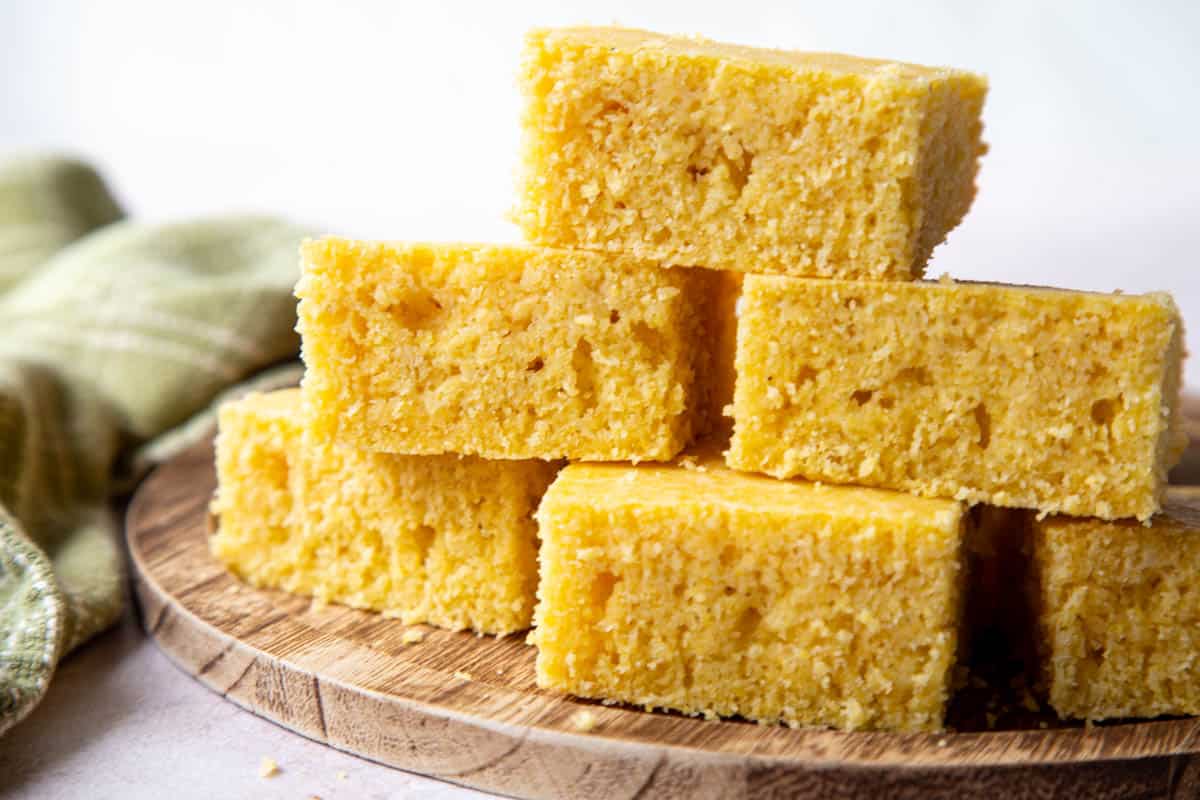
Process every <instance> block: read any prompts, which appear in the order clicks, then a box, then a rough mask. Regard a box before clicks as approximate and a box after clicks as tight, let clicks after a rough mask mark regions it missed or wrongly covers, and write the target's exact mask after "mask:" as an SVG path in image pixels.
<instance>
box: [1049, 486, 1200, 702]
mask: <svg viewBox="0 0 1200 800" xmlns="http://www.w3.org/2000/svg"><path fill="white" fill-rule="evenodd" d="M1031 524H1032V526H1033V532H1032V539H1031V563H1032V567H1033V569H1032V573H1033V575H1034V580H1033V583H1032V588H1033V595H1032V600H1033V602H1032V605H1033V607H1034V609H1035V610H1036V614H1037V619H1038V632H1039V634H1040V636H1039V644H1040V650H1041V656H1042V660H1041V664H1042V681H1043V683H1044V687H1045V689H1046V690H1047V694H1048V698H1049V702H1050V705H1051V706H1052V707H1053V708H1054V710H1055V711H1057V712H1058V714H1059V715H1060V716H1062V717H1074V718H1080V719H1107V718H1112V717H1155V716H1159V715H1162V714H1200V665H1198V664H1197V654H1200V585H1198V584H1197V581H1196V576H1197V575H1200V494H1198V493H1197V490H1196V489H1194V488H1193V489H1174V488H1173V489H1170V490H1168V492H1167V502H1166V505H1165V508H1164V510H1163V513H1162V514H1159V515H1157V516H1155V517H1154V519H1153V521H1152V523H1151V524H1150V526H1149V527H1146V526H1143V525H1141V524H1139V523H1137V522H1134V521H1132V520H1122V521H1118V522H1104V521H1100V520H1092V519H1073V518H1070V517H1050V518H1047V519H1044V520H1041V521H1037V520H1033V521H1031Z"/></svg>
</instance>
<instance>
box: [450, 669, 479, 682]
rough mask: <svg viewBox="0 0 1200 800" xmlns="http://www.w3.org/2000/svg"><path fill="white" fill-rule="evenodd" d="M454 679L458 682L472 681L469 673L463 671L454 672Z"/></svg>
mask: <svg viewBox="0 0 1200 800" xmlns="http://www.w3.org/2000/svg"><path fill="white" fill-rule="evenodd" d="M454 677H455V678H457V679H458V680H460V681H470V680H474V678H472V677H471V673H469V672H464V671H463V670H455V671H454Z"/></svg>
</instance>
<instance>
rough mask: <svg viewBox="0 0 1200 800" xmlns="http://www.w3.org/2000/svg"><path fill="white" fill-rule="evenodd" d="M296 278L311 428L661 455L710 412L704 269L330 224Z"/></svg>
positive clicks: (356, 439)
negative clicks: (337, 230)
mask: <svg viewBox="0 0 1200 800" xmlns="http://www.w3.org/2000/svg"><path fill="white" fill-rule="evenodd" d="M302 260H303V264H304V274H303V277H302V278H301V280H300V282H299V284H298V285H297V287H296V294H297V296H298V297H299V298H300V304H299V316H300V322H299V330H300V331H301V333H302V335H303V356H304V361H305V364H306V366H307V372H306V374H305V377H304V381H303V387H304V391H305V393H306V397H307V402H309V403H310V405H311V411H312V417H311V420H310V422H311V425H312V428H313V432H314V433H315V434H316V435H317V436H318V437H319V438H332V439H338V440H340V441H342V442H345V443H347V444H351V445H354V446H356V447H359V448H362V449H367V450H378V451H386V452H404V453H412V454H422V453H427V454H437V453H448V452H457V453H466V454H474V455H481V456H486V457H489V458H548V459H557V458H572V459H581V460H606V459H612V460H630V461H639V460H668V459H670V458H672V457H673V456H675V455H676V454H677V453H678V452H679V451H680V450H681V449H682V448H683V447H684V446H685V445H686V444H687V443H688V441H689V440H690V439H691V437H692V435H693V433H695V432H696V431H698V430H701V429H703V428H704V427H705V425H706V424H707V415H708V405H709V400H708V398H707V396H706V395H705V392H706V389H705V383H704V382H703V381H700V380H698V379H697V374H698V373H701V372H704V371H706V370H707V349H706V345H705V338H706V337H705V336H704V334H703V331H704V326H705V325H706V320H707V313H706V308H707V306H708V304H709V303H710V301H711V299H712V286H713V284H714V281H715V277H714V276H713V275H711V274H709V273H705V272H703V271H700V270H683V269H666V268H661V267H660V266H659V265H657V264H652V263H650V262H644V261H639V260H636V259H632V258H628V257H625V256H619V255H604V254H597V253H585V252H570V251H564V250H552V249H547V248H539V247H532V246H525V245H513V246H485V245H453V244H445V245H430V244H400V243H395V244H386V243H366V242H352V241H345V240H341V239H334V238H327V239H321V240H318V241H310V242H307V243H306V244H305V245H304V247H303V253H302Z"/></svg>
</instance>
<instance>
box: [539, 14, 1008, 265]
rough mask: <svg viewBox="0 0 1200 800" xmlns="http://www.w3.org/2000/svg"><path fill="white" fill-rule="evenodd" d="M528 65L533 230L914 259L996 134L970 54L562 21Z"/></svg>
mask: <svg viewBox="0 0 1200 800" xmlns="http://www.w3.org/2000/svg"><path fill="white" fill-rule="evenodd" d="M520 82H521V85H522V88H523V93H524V95H525V99H526V109H525V113H524V122H523V125H524V145H523V148H524V149H523V169H522V179H521V183H520V188H519V200H518V210H517V219H518V222H519V223H520V225H521V227H522V228H523V230H524V232H525V234H526V236H527V237H528V238H529V239H530V240H531V241H535V242H541V243H543V244H550V245H556V246H564V247H583V248H591V249H597V250H609V251H614V252H628V253H632V254H634V255H638V256H642V257H647V258H656V259H661V260H664V261H667V262H669V263H674V264H689V265H700V266H708V267H717V268H721V269H727V270H738V271H744V272H772V273H783V274H789V275H806V276H820V277H840V278H853V279H861V278H874V279H880V280H885V279H896V280H909V279H912V278H914V277H919V276H920V275H921V273H922V272H923V270H924V265H925V262H926V260H927V259H928V258H929V254H930V251H931V250H932V249H933V248H934V246H935V245H937V244H938V243H940V242H941V241H942V240H943V239H945V237H946V234H947V232H949V231H950V230H951V229H952V228H954V226H956V225H957V224H958V223H959V221H960V220H961V219H962V217H963V215H964V214H966V212H967V209H968V208H969V207H970V205H971V201H972V199H973V198H974V195H975V175H976V172H977V169H978V159H979V157H980V156H981V155H982V154H983V152H984V151H985V149H986V148H985V146H984V145H983V144H982V142H981V139H980V135H981V131H982V124H981V122H980V114H981V111H982V107H983V101H984V95H985V94H986V92H987V84H986V81H985V80H984V79H983V78H981V77H980V76H978V75H972V74H970V73H967V72H962V71H958V70H951V69H941V68H930V67H920V66H914V65H911V64H898V63H893V62H887V61H876V60H870V59H862V58H854V57H851V56H843V55H833V54H826V53H793V52H784V51H779V50H763V49H754V48H749V47H738V46H733V45H726V44H717V43H715V42H709V41H705V40H702V39H698V38H682V37H672V36H663V35H659V34H654V33H647V32H644V31H636V30H623V29H616V28H567V29H561V30H536V31H533V32H532V33H530V34H529V35H528V38H527V40H526V51H525V57H524V62H523V67H522V71H521V76H520Z"/></svg>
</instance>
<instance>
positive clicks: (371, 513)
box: [211, 390, 557, 634]
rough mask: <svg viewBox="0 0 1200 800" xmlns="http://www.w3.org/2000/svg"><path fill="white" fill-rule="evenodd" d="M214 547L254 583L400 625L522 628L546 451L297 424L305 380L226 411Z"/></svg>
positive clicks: (527, 615)
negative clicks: (431, 451)
mask: <svg viewBox="0 0 1200 800" xmlns="http://www.w3.org/2000/svg"><path fill="white" fill-rule="evenodd" d="M220 417H221V418H220V426H221V430H220V435H219V436H218V439H217V470H218V479H219V486H220V488H219V489H218V493H217V499H216V501H215V503H214V510H215V511H216V513H218V514H219V515H220V518H221V524H220V527H219V529H218V531H217V533H216V534H215V535H214V536H213V538H212V540H211V546H212V550H213V553H214V554H215V555H216V556H217V558H219V559H220V560H221V561H223V562H224V563H225V564H226V565H227V566H228V567H229V569H230V570H231V571H233V572H234V573H235V574H237V575H238V576H239V577H241V578H243V579H245V580H246V581H248V582H250V583H252V584H254V585H256V586H267V587H272V588H280V589H284V590H286V591H289V592H293V593H296V594H305V595H311V596H313V597H316V598H318V599H320V600H322V601H328V602H336V603H341V604H343V605H349V606H354V607H356V608H365V609H371V610H375V611H382V612H384V613H385V614H388V615H392V616H396V617H399V618H400V619H402V620H403V621H404V622H405V623H408V624H413V623H418V622H427V623H430V624H433V625H437V626H439V627H443V628H449V629H451V630H460V629H464V628H469V629H471V630H475V631H478V632H481V633H495V634H503V633H509V632H512V631H517V630H522V629H524V628H527V627H528V626H529V623H530V619H531V617H532V612H533V604H534V598H535V591H536V588H537V526H536V523H535V522H534V521H533V516H532V515H533V511H534V509H535V508H536V506H537V504H538V501H539V500H540V499H541V495H542V493H543V492H544V491H545V489H546V487H547V486H548V485H549V483H550V481H551V480H552V479H553V477H554V474H555V472H556V471H557V467H556V465H554V464H551V463H548V462H544V461H487V460H484V459H480V458H474V457H461V458H460V457H459V456H454V455H443V456H401V455H391V454H384V453H365V452H360V451H356V450H353V449H350V448H346V447H342V446H338V445H336V444H332V443H328V442H322V441H320V440H317V439H314V438H313V437H311V436H309V435H308V434H307V433H305V431H304V430H303V424H302V411H301V397H300V393H299V391H298V390H286V391H282V392H274V393H271V394H267V395H252V396H250V397H248V398H246V399H244V400H242V401H239V402H236V403H232V404H229V405H226V406H224V407H222V409H221V412H220Z"/></svg>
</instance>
